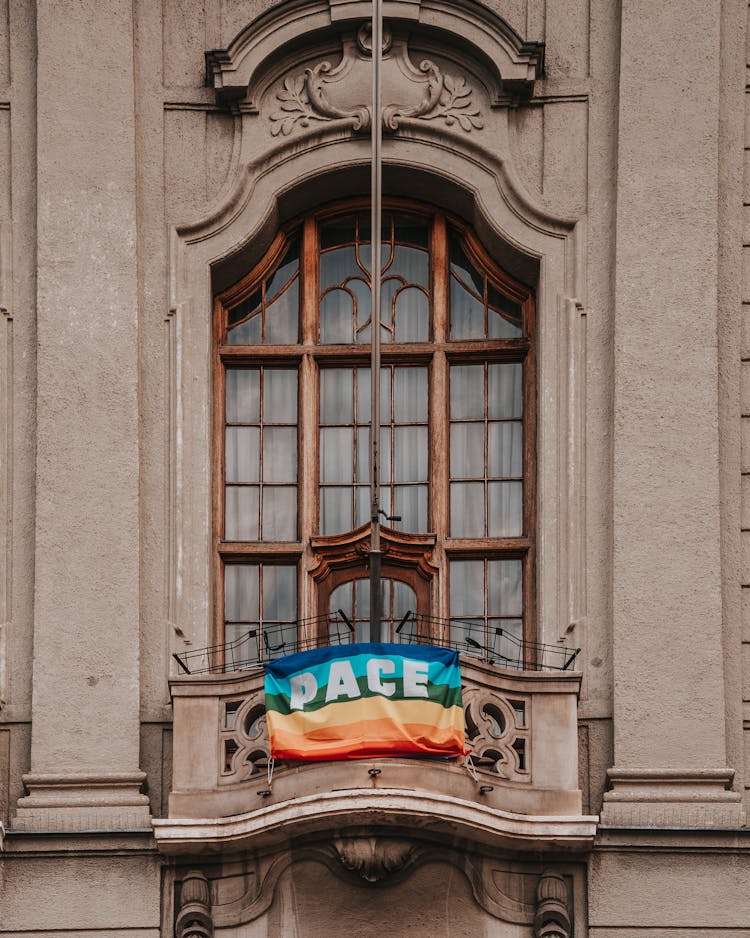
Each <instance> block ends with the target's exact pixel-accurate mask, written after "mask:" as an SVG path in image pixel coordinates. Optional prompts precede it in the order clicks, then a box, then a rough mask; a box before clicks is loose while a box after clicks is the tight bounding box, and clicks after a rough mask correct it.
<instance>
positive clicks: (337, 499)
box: [320, 487, 353, 534]
mask: <svg viewBox="0 0 750 938" xmlns="http://www.w3.org/2000/svg"><path fill="white" fill-rule="evenodd" d="M352 527H353V524H352V490H351V489H350V488H329V487H326V488H321V490H320V533H321V534H338V533H339V532H340V531H350V530H351V529H352Z"/></svg>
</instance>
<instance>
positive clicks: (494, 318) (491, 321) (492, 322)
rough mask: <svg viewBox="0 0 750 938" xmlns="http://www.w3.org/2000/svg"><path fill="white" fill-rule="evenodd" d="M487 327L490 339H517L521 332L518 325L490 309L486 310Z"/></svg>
mask: <svg viewBox="0 0 750 938" xmlns="http://www.w3.org/2000/svg"><path fill="white" fill-rule="evenodd" d="M487 328H488V331H489V336H490V338H491V339H519V338H520V337H521V334H522V333H521V328H520V326H517V325H516V324H515V323H514V322H512V321H510V322H509V321H508V320H507V319H506V318H505V317H504V316H501V315H500V313H496V312H495V311H494V310H492V309H490V310H488V311H487Z"/></svg>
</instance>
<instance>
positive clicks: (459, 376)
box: [451, 365, 515, 420]
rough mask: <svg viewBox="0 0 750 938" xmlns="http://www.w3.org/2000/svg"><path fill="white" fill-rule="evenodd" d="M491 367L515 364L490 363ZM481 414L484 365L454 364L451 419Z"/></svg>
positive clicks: (452, 369)
mask: <svg viewBox="0 0 750 938" xmlns="http://www.w3.org/2000/svg"><path fill="white" fill-rule="evenodd" d="M493 367H511V368H512V367H515V366H513V365H510V366H493V365H490V368H493ZM483 416H484V365H454V366H453V367H452V368H451V419H452V420H460V419H464V418H467V417H475V418H481V417H483ZM493 416H494V415H493Z"/></svg>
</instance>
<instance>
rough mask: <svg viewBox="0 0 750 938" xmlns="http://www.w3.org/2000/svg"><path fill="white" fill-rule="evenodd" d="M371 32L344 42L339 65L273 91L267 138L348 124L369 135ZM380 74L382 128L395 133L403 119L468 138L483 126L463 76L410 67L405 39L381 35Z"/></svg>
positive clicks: (430, 66)
mask: <svg viewBox="0 0 750 938" xmlns="http://www.w3.org/2000/svg"><path fill="white" fill-rule="evenodd" d="M368 38H369V30H368V28H367V26H363V27H362V28H361V29H360V31H359V33H358V35H357V40H356V41H355V40H354V39H344V40H343V41H342V57H341V61H340V62H339V63H338V64H337V65H335V66H334V65H332V64H331V62H330V61H322V62H319V63H317V64H316V65H311V66H310V67H308V68H306V69H305V70H304V72H303V73H291V74H287V75H286V76H285V77H284V79H283V81H282V87H281V88H277V90H276V93H275V99H274V102H273V105H272V107H273V110H272V111H271V113H270V121H271V134H272V135H273V136H274V137H276V136H279V135H282V136H288V135H289V134H291V133H292V132H293V131H294V130H295V129H297V128H307V127H310V126H313V125H314V124H315V123H319V122H328V121H335V120H346V121H347V122H348V123H349V125H350V126H351V128H352V130H353V131H355V132H357V131H364V130H368V129H369V127H370V121H371V112H370V106H369V105H368V104H367V103H365V102H368V101H370V100H371V96H372V92H371V81H372V78H371V75H372V71H371V70H372V64H371V56H370V47H369V46H368V42H367V40H368ZM383 47H384V48H383V68H382V96H383V102H384V106H383V125H384V128H385V129H386V130H389V131H396V130H398V128H399V126H400V125H401V123H402V121H404V120H406V119H411V120H424V121H441V122H442V123H443V124H444V125H445V126H447V127H454V128H458V127H460V128H461V130H463V131H465V132H466V133H471V131H472V130H481V129H482V128H483V126H484V122H483V120H482V116H481V112H480V109H479V106H478V104H477V102H476V97H477V94H476V90H475V89H474V88H473V87H472V86H471V85H470V84H469V83H468V81H467V79H466V77H465V76H463V75H460V74H450V73H448V72H445V71H444V70H443V69H442V68H441V67H440V66H439V65H438V64H437V63H436V62H434V61H433V60H431V59H428V58H423V59H422V60H421V61H420V62H419V65H418V66H415V65H414V64H413V62H412V61H411V59H410V57H409V54H408V49H407V43H406V40H405V39H396V38H393V37H392V36H391V34H390V31H386V32H385V33H384V42H383Z"/></svg>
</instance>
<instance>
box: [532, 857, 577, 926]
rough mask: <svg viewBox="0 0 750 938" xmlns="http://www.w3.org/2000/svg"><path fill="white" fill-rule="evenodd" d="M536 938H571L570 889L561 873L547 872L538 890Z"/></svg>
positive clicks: (535, 924) (540, 881) (542, 877)
mask: <svg viewBox="0 0 750 938" xmlns="http://www.w3.org/2000/svg"><path fill="white" fill-rule="evenodd" d="M536 901H537V907H536V915H535V916H534V938H570V935H571V926H570V912H569V910H568V887H567V885H566V883H565V878H564V877H563V876H561V875H560V874H559V873H553V872H551V871H550V870H546V871H545V872H544V873H542V875H541V876H540V878H539V885H538V886H537V890H536Z"/></svg>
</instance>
